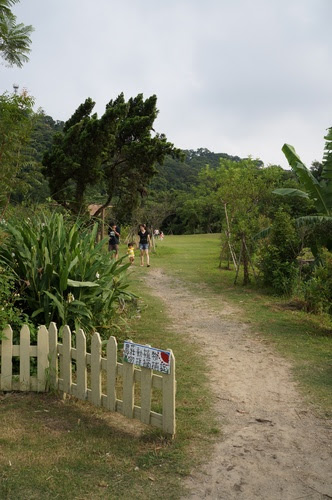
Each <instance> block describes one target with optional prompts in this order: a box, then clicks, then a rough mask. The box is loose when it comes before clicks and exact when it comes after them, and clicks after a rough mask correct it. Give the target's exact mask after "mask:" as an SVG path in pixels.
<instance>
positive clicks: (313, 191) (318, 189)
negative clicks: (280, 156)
mask: <svg viewBox="0 0 332 500" xmlns="http://www.w3.org/2000/svg"><path fill="white" fill-rule="evenodd" d="M282 151H283V153H284V155H285V156H286V158H287V160H288V163H289V164H290V166H291V167H292V169H293V170H294V172H295V174H296V175H297V177H298V178H299V181H300V183H301V184H302V186H303V187H304V189H305V190H306V191H307V192H308V194H309V196H310V198H312V200H313V201H314V203H315V205H316V209H317V211H318V212H320V213H321V214H325V215H330V208H331V200H330V199H329V196H328V194H329V190H328V189H327V188H328V186H327V185H326V183H324V184H320V183H319V182H318V180H317V179H316V178H315V177H314V176H313V175H312V173H311V172H310V171H309V170H308V169H307V167H306V166H305V165H304V163H302V161H301V159H300V157H299V156H298V155H297V153H296V151H295V149H294V148H293V146H290V145H289V144H284V145H283V147H282Z"/></svg>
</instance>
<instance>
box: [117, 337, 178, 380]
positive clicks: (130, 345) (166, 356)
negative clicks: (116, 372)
mask: <svg viewBox="0 0 332 500" xmlns="http://www.w3.org/2000/svg"><path fill="white" fill-rule="evenodd" d="M123 359H124V361H127V363H132V364H134V365H138V366H143V367H144V368H151V369H152V370H156V371H158V372H162V373H170V369H171V366H170V361H171V353H170V351H162V350H161V349H155V348H154V347H149V346H147V345H141V344H134V342H129V341H128V340H125V341H124V344H123Z"/></svg>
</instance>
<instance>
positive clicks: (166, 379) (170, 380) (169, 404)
mask: <svg viewBox="0 0 332 500" xmlns="http://www.w3.org/2000/svg"><path fill="white" fill-rule="evenodd" d="M169 351H170V353H171V354H170V366H171V369H170V373H169V374H164V375H163V431H164V432H165V433H167V434H172V435H174V434H175V390H176V381H175V358H174V354H173V352H172V350H171V349H169Z"/></svg>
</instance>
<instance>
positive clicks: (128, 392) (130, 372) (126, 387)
mask: <svg viewBox="0 0 332 500" xmlns="http://www.w3.org/2000/svg"><path fill="white" fill-rule="evenodd" d="M122 373H123V407H122V412H123V415H124V416H125V417H128V418H133V414H134V389H135V384H134V365H133V364H131V363H127V361H124V362H123V370H122Z"/></svg>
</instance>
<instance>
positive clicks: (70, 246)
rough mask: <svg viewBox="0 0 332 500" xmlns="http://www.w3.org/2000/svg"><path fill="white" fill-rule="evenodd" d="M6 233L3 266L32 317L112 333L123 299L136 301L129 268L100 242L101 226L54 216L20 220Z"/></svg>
mask: <svg viewBox="0 0 332 500" xmlns="http://www.w3.org/2000/svg"><path fill="white" fill-rule="evenodd" d="M5 229H6V233H7V235H8V236H7V238H6V239H5V242H4V244H3V245H2V248H1V249H0V262H2V263H3V264H5V265H7V266H8V267H9V268H10V269H11V270H12V272H13V273H14V275H15V284H14V285H15V289H16V293H18V294H19V295H20V300H19V305H20V308H21V309H22V310H23V311H24V312H25V313H26V314H27V315H28V316H29V318H30V319H31V320H33V322H34V323H35V324H36V325H38V324H45V325H46V326H48V325H49V323H50V322H51V321H54V322H56V323H57V325H58V326H62V325H65V324H67V325H69V326H70V327H71V328H72V329H75V330H77V329H78V328H83V329H84V331H85V332H86V333H91V332H92V331H95V330H97V331H99V332H100V333H101V335H103V332H105V334H106V335H108V334H109V329H110V327H111V326H112V325H113V326H114V325H116V323H117V322H118V318H117V316H118V314H117V313H118V307H119V301H121V300H123V299H125V298H127V297H132V295H131V294H130V293H128V292H127V291H126V288H127V286H128V285H127V282H126V273H125V270H126V269H127V267H128V266H129V264H126V265H123V264H122V262H121V260H120V261H114V260H111V257H110V254H109V253H108V252H107V251H105V240H104V241H101V242H99V243H96V235H97V225H95V226H94V227H93V228H92V230H91V229H89V228H87V227H86V226H84V225H83V224H80V223H78V222H75V223H68V222H66V223H65V221H64V218H63V216H62V215H61V214H58V213H54V214H53V215H51V216H49V217H46V216H44V215H40V216H36V217H33V218H31V220H30V219H26V220H23V219H16V220H13V221H10V222H8V223H7V225H6V227H5ZM106 332H108V333H106Z"/></svg>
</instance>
